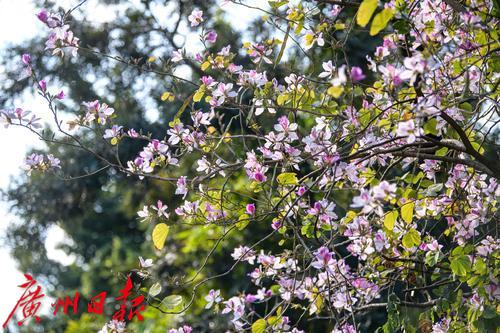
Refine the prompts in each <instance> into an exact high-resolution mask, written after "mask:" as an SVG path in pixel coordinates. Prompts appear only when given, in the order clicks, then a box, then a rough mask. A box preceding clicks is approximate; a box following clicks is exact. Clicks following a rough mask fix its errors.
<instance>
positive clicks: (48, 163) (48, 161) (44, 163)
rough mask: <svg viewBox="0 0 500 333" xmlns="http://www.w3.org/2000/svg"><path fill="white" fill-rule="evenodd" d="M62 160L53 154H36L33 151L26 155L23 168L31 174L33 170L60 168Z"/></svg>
mask: <svg viewBox="0 0 500 333" xmlns="http://www.w3.org/2000/svg"><path fill="white" fill-rule="evenodd" d="M60 168H61V161H60V160H59V159H58V158H56V157H54V155H52V154H47V155H44V154H36V153H33V154H31V155H29V156H28V157H26V159H25V160H24V164H23V169H24V170H26V171H27V172H28V174H31V172H32V171H33V170H38V171H47V170H53V169H60Z"/></svg>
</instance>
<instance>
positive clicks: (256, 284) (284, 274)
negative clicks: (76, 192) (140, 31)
mask: <svg viewBox="0 0 500 333" xmlns="http://www.w3.org/2000/svg"><path fill="white" fill-rule="evenodd" d="M228 3H232V4H236V5H238V6H239V7H240V9H241V10H249V9H253V10H257V11H258V12H259V13H260V14H261V17H260V19H261V21H262V24H263V26H262V29H266V30H265V31H266V32H267V35H268V37H267V38H265V39H262V40H249V41H247V42H245V43H243V44H242V45H239V47H238V48H237V49H235V48H234V47H231V46H229V45H228V44H229V43H230V42H231V41H225V40H221V39H220V38H221V37H220V36H222V35H223V32H222V31H217V29H215V28H214V27H213V26H212V25H210V24H209V20H207V19H206V13H204V11H203V10H200V9H199V8H194V10H193V11H192V12H191V13H188V14H187V15H185V16H186V17H185V18H184V19H187V22H188V29H191V31H192V32H194V33H196V34H197V35H199V45H200V49H199V50H196V51H192V50H190V48H189V47H186V48H183V49H178V50H174V51H172V52H169V54H164V55H162V56H161V57H158V56H150V57H149V58H146V59H136V60H129V59H126V58H123V57H120V56H119V55H113V54H108V53H106V52H105V50H100V49H98V48H96V47H94V46H93V45H85V46H83V45H81V43H80V42H79V39H78V36H76V35H75V34H74V33H73V32H72V29H73V27H74V26H78V22H77V21H74V20H73V21H72V20H71V17H72V13H73V11H75V10H78V9H79V8H80V7H81V6H85V1H84V2H83V3H81V4H79V6H77V7H75V8H73V9H71V10H69V11H67V12H61V13H56V12H48V11H46V10H41V11H40V12H39V13H38V14H37V16H38V19H39V21H40V24H41V25H44V26H45V30H46V31H47V41H46V44H45V50H46V52H49V53H50V54H52V55H53V58H54V59H53V61H57V62H65V63H67V64H68V66H75V67H76V68H79V67H80V66H85V65H86V64H85V63H81V62H80V61H79V54H80V53H85V52H86V53H88V52H91V53H92V54H94V55H96V56H98V57H105V58H109V59H110V60H111V61H116V62H118V63H120V64H122V65H124V66H130V67H134V68H137V69H138V70H140V71H141V72H147V73H151V74H152V75H154V76H157V79H158V80H167V81H168V82H169V84H170V87H171V88H170V89H168V90H167V91H164V92H163V93H161V94H160V95H159V96H158V98H159V99H161V101H163V102H164V103H176V102H178V103H179V107H178V109H177V111H176V113H175V115H173V117H171V118H170V119H168V126H165V127H164V128H162V131H161V135H154V134H152V133H149V132H148V131H146V130H144V129H143V128H139V127H129V126H128V125H126V124H124V123H123V122H121V118H122V117H123V115H124V114H126V113H127V112H129V110H126V109H120V108H119V107H118V106H117V105H119V101H115V102H116V104H114V103H110V104H111V105H108V103H106V102H103V101H101V100H81V101H78V103H79V105H76V106H73V107H68V106H67V105H66V106H65V109H66V110H69V112H67V111H66V112H61V111H60V109H61V107H62V106H63V105H64V103H65V93H64V92H63V90H61V89H60V88H57V87H55V84H51V82H47V80H46V79H45V78H44V77H40V76H39V74H38V72H37V67H36V65H35V64H34V61H33V59H34V58H36V57H38V56H39V55H37V54H31V55H28V54H23V55H19V57H20V59H21V60H20V61H22V64H23V66H24V69H23V77H25V78H27V79H28V80H30V82H31V84H33V85H34V86H35V87H36V89H37V92H38V93H39V94H40V95H41V96H42V97H43V98H44V100H45V101H46V105H45V106H42V105H40V108H42V107H46V108H48V109H49V110H50V112H51V114H52V116H53V118H52V121H53V122H52V124H50V125H45V126H44V125H42V123H41V120H40V118H39V116H37V113H36V112H29V111H26V110H24V109H23V107H22V106H16V107H15V108H12V109H5V110H2V111H1V119H2V122H3V124H4V125H5V127H10V126H22V127H24V128H26V129H27V130H28V131H30V132H32V133H34V134H35V135H36V136H38V137H39V138H40V139H42V140H44V141H46V142H47V144H49V145H51V146H64V147H66V148H70V149H74V150H81V151H83V152H85V153H86V154H88V158H90V159H95V161H96V163H95V165H96V166H95V169H93V170H81V174H78V175H74V174H68V173H67V172H66V171H65V170H66V168H67V164H71V163H74V161H71V160H60V159H59V158H58V156H57V155H56V154H44V153H43V152H37V153H33V154H31V155H29V156H28V157H27V158H26V161H25V165H24V166H23V167H24V169H26V171H27V172H28V174H31V175H32V176H33V175H34V174H35V173H55V174H56V175H58V176H60V177H63V178H66V179H69V180H70V181H71V179H76V178H79V177H94V176H96V175H97V174H99V173H102V172H107V171H109V170H114V172H115V174H118V173H121V174H124V175H127V176H128V177H129V178H130V179H132V180H133V182H138V183H141V182H147V181H149V180H152V181H155V182H166V183H168V184H171V185H170V186H172V187H173V188H174V194H173V195H174V196H175V197H176V198H177V199H175V201H174V199H171V198H168V197H158V198H153V199H150V198H148V201H144V202H143V204H142V206H143V208H142V209H141V210H139V211H138V212H137V217H138V219H139V220H140V221H141V223H142V224H146V225H147V227H145V229H146V230H147V231H146V232H147V234H148V238H147V242H148V244H150V246H151V247H154V248H155V249H156V252H155V253H156V256H157V257H158V258H159V257H161V256H164V251H165V250H166V249H167V248H168V247H169V244H170V243H171V242H176V241H177V242H178V241H182V240H184V242H187V241H186V239H188V238H189V235H190V234H194V233H197V234H200V235H202V240H201V241H202V242H203V243H204V245H203V247H202V251H200V252H199V254H198V256H199V260H198V262H197V269H196V270H194V271H192V272H190V273H189V274H184V275H182V274H180V275H179V276H178V279H177V280H176V281H175V283H167V281H165V280H162V279H161V278H158V276H156V275H155V274H154V272H155V266H156V259H155V258H152V260H151V259H145V258H142V257H141V258H140V265H139V267H138V270H136V274H138V275H139V276H140V278H141V279H142V280H144V281H143V282H142V284H141V286H142V287H141V288H140V289H139V290H138V292H139V293H143V294H144V295H145V296H147V297H146V298H147V301H148V303H149V305H150V306H151V307H153V308H154V309H155V311H157V312H158V313H162V314H169V315H183V314H188V313H189V312H190V311H192V310H193V309H194V308H196V309H198V310H197V311H198V313H200V312H203V313H207V312H209V313H210V314H213V315H216V316H217V317H219V318H222V320H223V321H224V323H225V324H224V325H225V326H224V329H227V330H229V331H231V332H252V333H262V332H294V333H299V332H319V329H321V330H325V331H328V332H332V333H333V332H335V333H338V332H346V333H347V332H358V331H364V328H365V327H367V325H366V323H365V321H366V320H367V318H371V317H370V316H373V315H374V314H376V313H380V312H383V313H384V322H385V323H383V324H382V325H381V326H380V328H379V329H380V331H382V332H398V331H404V332H417V331H419V332H447V331H453V332H488V331H494V329H495V327H496V324H497V323H498V320H499V314H498V308H499V303H498V301H499V299H500V289H498V288H499V281H498V276H499V274H500V267H499V261H498V256H499V253H500V244H499V239H498V228H497V226H498V212H497V205H498V201H497V199H498V196H499V195H500V187H499V185H498V179H499V178H500V165H499V164H498V160H499V154H498V150H497V148H498V145H497V143H498V134H499V127H498V126H497V124H498V122H499V121H500V119H499V109H498V102H499V90H498V85H499V79H500V75H499V71H498V69H499V66H500V58H499V55H500V54H499V52H500V51H499V46H500V45H499V41H498V30H497V29H496V28H497V27H498V24H499V19H498V17H499V14H500V8H499V7H498V6H499V5H498V2H496V1H493V0H485V1H482V0H467V1H458V0H444V1H429V0H422V1H400V0H391V1H386V2H384V1H378V0H363V1H343V0H340V1H332V0H317V1H292V0H284V1H267V2H264V1H262V4H261V6H259V7H255V6H253V5H251V4H248V3H246V2H245V1H243V0H242V1H222V3H220V4H219V5H220V8H221V9H222V10H224V6H227V5H228ZM360 36H361V37H360ZM360 38H361V40H363V38H364V39H365V40H368V41H370V42H371V43H374V45H377V46H376V48H374V50H371V51H370V54H368V55H367V56H366V58H364V59H362V61H361V63H356V64H352V63H351V61H350V60H351V59H352V58H351V55H350V52H355V50H353V48H355V46H353V45H355V43H354V44H353V40H360ZM218 45H228V46H221V47H218ZM216 46H217V47H216ZM238 59H245V61H242V62H239V60H238ZM186 64H187V65H189V66H190V67H191V71H193V72H195V73H198V74H200V80H192V79H191V78H190V76H189V75H181V72H180V71H179V69H181V68H182V67H183V66H184V65H186ZM97 79H98V78H97ZM108 79H110V80H112V77H111V78H108ZM179 86H180V87H182V89H177V87H179ZM69 88H71V87H69ZM47 126H48V127H47ZM89 136H91V137H93V138H95V145H96V146H97V145H103V144H104V145H105V147H106V148H105V150H104V152H103V151H102V150H96V149H95V146H94V145H93V144H89V142H88V140H86V139H85V138H88V137H89ZM131 145H133V146H134V147H139V149H138V150H136V151H134V156H133V157H132V158H131V159H129V160H127V159H123V156H122V152H123V150H124V149H127V148H126V147H128V146H131ZM174 202H180V203H179V204H172V203H174ZM250 228H252V229H251V230H254V231H255V230H258V234H256V233H255V232H252V233H251V235H249V234H248V233H247V230H250ZM198 241H199V239H198ZM228 246H230V248H228ZM220 248H225V249H226V250H227V252H226V254H227V255H226V256H225V257H224V258H219V259H218V260H222V261H224V262H225V263H227V262H230V264H229V265H228V266H227V269H224V270H223V271H220V272H219V273H217V274H213V275H207V274H205V267H206V266H207V263H209V262H211V261H212V260H213V255H214V253H216V251H219V250H220ZM237 271H239V272H242V271H243V272H244V274H243V275H242V276H244V277H245V279H246V281H245V283H246V288H245V289H243V290H231V289H230V288H227V289H225V290H224V292H221V290H219V288H217V289H211V287H210V286H214V285H215V286H216V284H215V281H217V280H223V279H224V278H225V277H226V276H228V275H231V274H236V273H235V272H237ZM162 290H163V291H162ZM160 294H161V295H162V296H163V297H159V295H160ZM197 303H202V306H201V307H199V306H198V307H197ZM200 308H204V309H200ZM198 317H199V318H201V317H202V315H199V316H198ZM192 318H193V320H192V322H189V323H187V322H180V323H179V324H178V326H176V328H172V329H171V330H170V331H169V332H171V333H176V332H184V333H186V332H192V331H193V332H194V331H196V330H193V328H192V327H191V326H192V325H197V323H196V318H197V316H193V317H192ZM133 325H134V323H132V324H130V325H129V327H128V328H126V323H118V322H110V323H108V324H106V325H105V327H103V328H102V330H101V331H102V332H110V331H111V332H123V331H125V330H132V329H133V328H134V326H133ZM170 327H171V326H170ZM170 327H168V328H170ZM164 328H167V327H164ZM136 329H137V328H136Z"/></svg>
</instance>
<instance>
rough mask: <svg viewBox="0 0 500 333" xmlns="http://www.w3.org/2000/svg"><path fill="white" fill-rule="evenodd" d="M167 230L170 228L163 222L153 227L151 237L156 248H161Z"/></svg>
mask: <svg viewBox="0 0 500 333" xmlns="http://www.w3.org/2000/svg"><path fill="white" fill-rule="evenodd" d="M169 230H170V227H169V226H168V225H166V224H165V223H159V224H157V225H156V226H155V228H154V229H153V234H152V235H151V238H152V239H153V244H154V246H155V247H156V248H157V249H158V250H161V249H163V246H164V245H165V240H166V239H167V236H168V231H169Z"/></svg>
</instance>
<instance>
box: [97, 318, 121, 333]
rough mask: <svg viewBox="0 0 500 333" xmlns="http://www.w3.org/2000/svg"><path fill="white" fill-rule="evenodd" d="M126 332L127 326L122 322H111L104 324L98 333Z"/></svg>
mask: <svg viewBox="0 0 500 333" xmlns="http://www.w3.org/2000/svg"><path fill="white" fill-rule="evenodd" d="M125 332H127V324H126V323H125V322H123V321H119V320H112V321H110V322H109V323H106V324H105V325H104V326H103V327H102V328H101V329H100V330H99V332H98V333H125Z"/></svg>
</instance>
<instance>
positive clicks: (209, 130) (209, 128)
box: [207, 126, 217, 134]
mask: <svg viewBox="0 0 500 333" xmlns="http://www.w3.org/2000/svg"><path fill="white" fill-rule="evenodd" d="M207 132H208V134H214V133H216V132H217V129H216V128H215V127H213V126H208V127H207Z"/></svg>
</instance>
